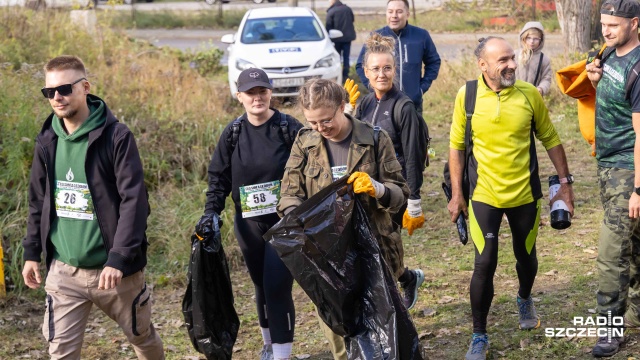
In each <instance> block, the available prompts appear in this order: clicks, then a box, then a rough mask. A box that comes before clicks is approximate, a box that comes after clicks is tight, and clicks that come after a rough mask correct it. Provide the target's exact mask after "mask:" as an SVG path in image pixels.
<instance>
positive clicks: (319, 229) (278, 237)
mask: <svg viewBox="0 0 640 360" xmlns="http://www.w3.org/2000/svg"><path fill="white" fill-rule="evenodd" d="M346 181H347V178H346V177H345V178H342V179H340V180H338V181H336V182H334V183H333V184H332V185H331V186H329V187H327V188H325V189H323V190H322V191H320V192H319V193H318V194H316V195H315V196H313V197H311V198H310V199H308V200H307V201H305V202H304V203H302V204H301V205H300V206H299V207H298V208H296V209H295V210H293V211H291V212H290V213H289V214H287V216H285V217H284V218H283V219H282V220H280V222H278V223H277V224H276V225H274V226H273V227H272V228H271V229H270V230H269V231H268V232H267V233H266V234H265V235H264V238H265V240H267V241H270V242H271V245H272V246H273V247H274V248H275V250H276V251H277V252H278V255H279V256H280V257H281V258H282V260H283V261H284V263H285V265H286V266H287V268H288V269H289V270H290V271H291V273H292V274H293V277H294V278H295V279H296V281H297V282H298V284H299V285H300V287H301V288H302V289H303V290H304V291H305V292H306V293H307V295H308V296H309V298H310V299H311V301H313V303H314V304H315V305H316V307H317V308H318V313H319V314H320V317H321V318H322V320H323V321H324V322H325V323H326V324H327V325H328V326H329V327H330V328H331V329H332V330H333V332H335V333H336V334H338V335H342V336H344V337H345V345H346V348H347V356H348V358H349V359H403V360H405V359H406V360H409V359H411V360H413V359H422V356H421V354H420V340H419V339H418V333H417V331H416V329H415V327H414V325H413V322H412V321H411V319H410V318H409V314H408V312H407V309H406V307H405V306H404V303H403V302H402V297H401V296H400V293H399V292H398V288H397V286H396V280H395V278H394V276H393V275H392V274H391V271H390V269H389V267H388V266H387V264H386V263H385V261H384V259H383V257H382V254H381V252H380V249H379V247H378V242H377V240H376V239H375V237H374V235H373V233H372V232H371V227H370V224H369V220H368V217H367V215H366V213H365V210H364V208H363V207H362V204H360V202H359V201H358V200H357V197H355V196H354V194H353V189H352V188H351V186H350V185H349V186H347V183H346Z"/></svg>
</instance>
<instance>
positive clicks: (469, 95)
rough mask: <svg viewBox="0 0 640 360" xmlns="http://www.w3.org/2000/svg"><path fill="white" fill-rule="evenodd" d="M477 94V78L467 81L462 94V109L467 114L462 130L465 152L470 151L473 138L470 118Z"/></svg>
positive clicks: (474, 107)
mask: <svg viewBox="0 0 640 360" xmlns="http://www.w3.org/2000/svg"><path fill="white" fill-rule="evenodd" d="M477 94H478V80H469V81H467V86H466V88H465V95H464V111H465V113H466V116H467V125H466V127H465V130H464V146H465V152H466V153H467V154H469V153H470V152H471V149H470V146H471V144H472V143H473V140H471V118H472V117H473V112H474V111H475V110H476V96H477ZM467 156H468V155H467ZM467 156H465V167H466V158H467Z"/></svg>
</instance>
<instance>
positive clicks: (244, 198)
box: [240, 180, 280, 218]
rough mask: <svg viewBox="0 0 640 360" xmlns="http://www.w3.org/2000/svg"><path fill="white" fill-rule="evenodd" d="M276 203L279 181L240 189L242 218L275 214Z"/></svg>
mask: <svg viewBox="0 0 640 360" xmlns="http://www.w3.org/2000/svg"><path fill="white" fill-rule="evenodd" d="M278 201H280V180H275V181H270V182H266V183H262V184H255V185H248V186H241V187H240V202H241V203H242V217H243V218H248V217H254V216H260V215H265V214H272V213H275V212H276V206H277V205H278Z"/></svg>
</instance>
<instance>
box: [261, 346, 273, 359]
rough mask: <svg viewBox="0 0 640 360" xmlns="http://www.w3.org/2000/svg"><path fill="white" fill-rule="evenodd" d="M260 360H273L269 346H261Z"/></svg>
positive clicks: (271, 349)
mask: <svg viewBox="0 0 640 360" xmlns="http://www.w3.org/2000/svg"><path fill="white" fill-rule="evenodd" d="M259 355H260V360H273V348H271V344H269V345H266V344H265V345H264V346H262V350H261V351H260V354H259Z"/></svg>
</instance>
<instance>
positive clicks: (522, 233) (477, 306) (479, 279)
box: [469, 200, 540, 333]
mask: <svg viewBox="0 0 640 360" xmlns="http://www.w3.org/2000/svg"><path fill="white" fill-rule="evenodd" d="M471 207H472V208H471V209H470V212H469V222H470V229H471V238H472V240H473V243H474V246H475V252H476V258H475V264H474V268H473V276H472V277H471V289H470V293H471V314H472V315H473V332H474V333H486V332H487V315H488V314H489V308H490V307H491V301H492V300H493V275H494V274H495V272H496V267H497V266H498V231H499V230H500V223H501V222H502V216H503V214H506V215H507V219H508V220H509V227H510V228H511V235H512V236H511V237H512V239H513V253H514V255H515V257H516V271H517V272H518V281H519V282H520V288H519V290H518V295H520V297H521V298H524V299H526V298H528V297H529V296H530V295H531V288H532V287H533V282H534V280H535V278H536V274H537V272H538V259H537V257H536V246H535V240H536V236H537V235H538V224H539V221H540V211H539V208H540V201H539V200H538V201H534V202H532V203H529V204H526V205H522V206H518V207H514V208H506V209H500V208H495V207H493V206H490V205H487V204H485V203H481V202H477V201H471Z"/></svg>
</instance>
